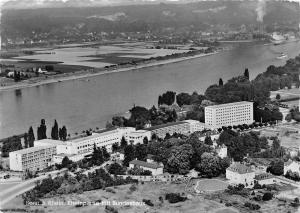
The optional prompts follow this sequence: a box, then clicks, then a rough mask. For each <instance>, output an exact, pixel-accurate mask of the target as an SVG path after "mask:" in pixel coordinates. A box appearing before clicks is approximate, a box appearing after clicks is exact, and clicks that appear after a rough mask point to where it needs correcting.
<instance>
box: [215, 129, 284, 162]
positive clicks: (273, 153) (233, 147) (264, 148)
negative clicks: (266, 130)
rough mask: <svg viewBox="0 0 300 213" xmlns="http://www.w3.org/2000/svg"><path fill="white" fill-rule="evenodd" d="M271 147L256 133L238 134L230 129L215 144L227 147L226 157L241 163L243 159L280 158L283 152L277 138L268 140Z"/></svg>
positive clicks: (264, 138)
mask: <svg viewBox="0 0 300 213" xmlns="http://www.w3.org/2000/svg"><path fill="white" fill-rule="evenodd" d="M270 139H271V140H272V146H269V145H268V140H267V138H266V137H259V136H258V133H254V132H249V133H239V132H235V131H232V130H230V129H227V130H224V131H223V132H222V133H221V134H220V137H219V139H218V140H217V143H218V144H219V145H222V144H225V145H226V146H227V152H228V156H229V157H231V158H233V159H234V160H235V161H242V160H243V159H244V158H245V157H247V156H249V157H254V158H274V157H275V158H282V157H284V156H285V150H284V148H283V147H282V146H281V144H280V141H279V139H278V138H277V137H272V138H270Z"/></svg>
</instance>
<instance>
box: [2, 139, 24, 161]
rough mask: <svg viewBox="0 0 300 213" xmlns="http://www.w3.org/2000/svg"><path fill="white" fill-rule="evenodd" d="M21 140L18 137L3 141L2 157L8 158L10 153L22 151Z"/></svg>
mask: <svg viewBox="0 0 300 213" xmlns="http://www.w3.org/2000/svg"><path fill="white" fill-rule="evenodd" d="M22 148H23V147H22V143H21V138H20V137H18V136H13V137H10V138H8V139H7V140H5V141H3V144H2V147H1V155H2V157H8V156H9V153H10V152H13V151H17V150H20V149H22Z"/></svg>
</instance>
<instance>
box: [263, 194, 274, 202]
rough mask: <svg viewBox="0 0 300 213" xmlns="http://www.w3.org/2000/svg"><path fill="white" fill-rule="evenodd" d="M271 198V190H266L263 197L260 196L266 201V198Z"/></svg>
mask: <svg viewBox="0 0 300 213" xmlns="http://www.w3.org/2000/svg"><path fill="white" fill-rule="evenodd" d="M272 198H273V194H272V193H271V192H266V193H265V194H264V195H263V197H262V200H263V201H268V200H272Z"/></svg>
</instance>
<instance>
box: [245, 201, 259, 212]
mask: <svg viewBox="0 0 300 213" xmlns="http://www.w3.org/2000/svg"><path fill="white" fill-rule="evenodd" d="M244 206H245V207H247V208H249V209H251V210H259V209H260V205H258V204H255V203H249V202H246V203H245V204H244Z"/></svg>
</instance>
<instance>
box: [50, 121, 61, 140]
mask: <svg viewBox="0 0 300 213" xmlns="http://www.w3.org/2000/svg"><path fill="white" fill-rule="evenodd" d="M51 138H52V139H53V140H58V139H59V134H58V124H57V121H56V120H54V125H53V127H52V130H51Z"/></svg>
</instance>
